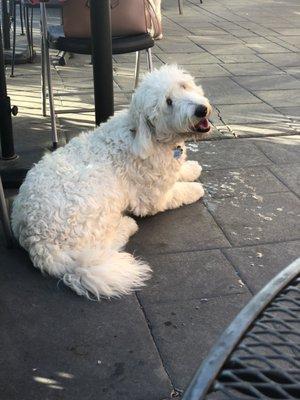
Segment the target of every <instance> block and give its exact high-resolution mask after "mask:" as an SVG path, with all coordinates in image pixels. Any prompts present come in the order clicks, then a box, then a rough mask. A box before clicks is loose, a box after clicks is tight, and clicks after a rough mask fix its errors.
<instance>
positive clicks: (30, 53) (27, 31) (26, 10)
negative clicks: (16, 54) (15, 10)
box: [24, 7, 33, 61]
mask: <svg viewBox="0 0 300 400" xmlns="http://www.w3.org/2000/svg"><path fill="white" fill-rule="evenodd" d="M24 22H25V30H26V38H27V47H28V53H29V59H30V60H31V61H32V59H33V53H32V45H31V41H30V27H29V10H28V7H25V9H24Z"/></svg>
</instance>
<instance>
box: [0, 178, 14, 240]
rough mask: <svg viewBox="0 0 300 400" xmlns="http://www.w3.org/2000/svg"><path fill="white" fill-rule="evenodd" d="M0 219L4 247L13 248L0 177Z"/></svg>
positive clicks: (12, 238)
mask: <svg viewBox="0 0 300 400" xmlns="http://www.w3.org/2000/svg"><path fill="white" fill-rule="evenodd" d="M0 219H1V221H2V225H3V231H4V238H5V241H6V246H7V247H13V244H14V237H13V234H12V230H11V227H10V221H9V213H8V208H7V204H6V200H5V196H4V190H3V185H2V180H1V176H0Z"/></svg>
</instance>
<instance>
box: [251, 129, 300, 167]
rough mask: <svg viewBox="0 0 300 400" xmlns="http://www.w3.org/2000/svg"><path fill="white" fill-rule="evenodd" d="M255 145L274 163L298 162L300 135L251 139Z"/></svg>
mask: <svg viewBox="0 0 300 400" xmlns="http://www.w3.org/2000/svg"><path fill="white" fill-rule="evenodd" d="M252 143H255V145H256V146H257V147H258V148H259V149H260V150H261V151H262V152H263V153H264V154H265V155H266V156H267V157H268V158H269V159H270V160H272V161H273V162H274V163H275V164H284V163H287V164H290V163H297V162H299V158H300V146H299V144H300V135H295V136H285V137H279V138H265V139H253V140H252Z"/></svg>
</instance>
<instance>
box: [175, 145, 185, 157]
mask: <svg viewBox="0 0 300 400" xmlns="http://www.w3.org/2000/svg"><path fill="white" fill-rule="evenodd" d="M182 153H183V148H182V147H181V146H177V147H176V149H174V150H173V156H174V158H175V159H176V160H178V159H179V158H180V157H181V155H182Z"/></svg>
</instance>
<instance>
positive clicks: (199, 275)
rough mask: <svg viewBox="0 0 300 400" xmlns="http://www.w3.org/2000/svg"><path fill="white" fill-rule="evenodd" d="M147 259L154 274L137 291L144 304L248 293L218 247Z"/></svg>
mask: <svg viewBox="0 0 300 400" xmlns="http://www.w3.org/2000/svg"><path fill="white" fill-rule="evenodd" d="M199 236H200V235H199ZM146 259H147V262H148V263H149V264H150V265H151V266H152V269H153V276H152V278H151V281H150V282H149V284H148V285H147V287H146V288H145V289H143V290H142V291H140V292H139V298H140V300H141V301H142V303H143V304H144V305H145V304H147V305H148V304H149V303H158V304H159V303H165V302H175V301H179V302H186V301H190V300H201V299H203V298H212V297H217V296H227V295H234V294H242V293H247V288H245V286H244V283H243V282H242V281H241V280H240V278H239V277H238V276H237V274H236V272H235V270H234V269H233V267H232V266H231V264H230V263H229V262H228V261H227V260H226V258H225V257H224V256H223V254H222V253H221V252H220V250H210V251H195V252H182V253H175V254H163V255H154V256H150V257H149V256H148V257H146ZM170 277H172V282H170Z"/></svg>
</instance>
